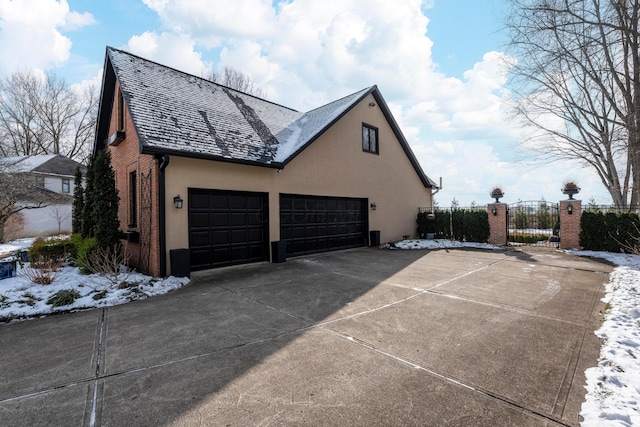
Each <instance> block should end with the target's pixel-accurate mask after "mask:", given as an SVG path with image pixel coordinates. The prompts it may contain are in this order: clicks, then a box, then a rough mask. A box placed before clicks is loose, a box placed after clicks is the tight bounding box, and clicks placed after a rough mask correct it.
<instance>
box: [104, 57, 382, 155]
mask: <svg viewBox="0 0 640 427" xmlns="http://www.w3.org/2000/svg"><path fill="white" fill-rule="evenodd" d="M107 55H108V60H109V61H110V63H111V65H112V66H113V69H114V71H115V75H116V76H117V79H118V81H119V83H120V85H121V87H122V92H123V96H124V98H125V102H126V104H127V106H128V108H129V111H130V113H131V116H132V118H133V121H134V123H135V127H136V131H137V134H138V138H139V139H140V143H141V145H142V147H143V151H145V149H146V151H174V152H175V151H177V152H182V153H184V154H189V153H190V154H199V155H202V156H207V157H215V158H221V159H227V160H232V161H233V160H237V161H244V162H252V163H254V162H255V163H258V164H264V165H269V164H272V163H284V162H286V161H287V160H288V159H289V157H290V155H291V154H293V153H294V152H295V151H296V150H297V149H298V148H300V147H302V146H304V144H305V143H306V142H307V141H308V140H309V139H310V138H313V137H314V136H316V134H317V133H318V132H320V131H322V130H323V128H324V126H325V125H326V123H327V119H328V118H331V117H334V116H337V115H340V114H341V113H343V112H344V111H345V110H346V109H347V108H349V107H350V106H351V105H352V104H353V103H354V102H355V101H357V100H359V99H360V98H361V97H362V96H363V95H364V94H365V93H367V91H368V90H369V89H365V90H362V91H360V92H357V93H355V94H353V95H350V96H348V97H345V98H343V99H342V100H339V101H336V102H333V103H331V104H328V105H326V106H324V107H322V108H320V109H317V110H314V111H312V112H309V113H307V114H304V113H301V112H298V111H295V110H292V109H290V108H287V107H283V106H281V105H277V104H274V103H272V102H269V101H265V100H263V99H260V98H257V97H254V96H251V95H248V94H245V93H242V92H238V91H235V90H233V89H229V88H227V87H225V86H221V85H218V84H216V83H213V82H210V81H208V80H205V79H202V78H199V77H196V76H192V75H189V74H186V73H183V72H180V71H177V70H174V69H172V68H169V67H166V66H163V65H160V64H157V63H155V62H151V61H148V60H145V59H142V58H140V57H137V56H135V55H131V54H129V53H126V52H123V51H121V50H117V49H112V48H108V49H107Z"/></svg>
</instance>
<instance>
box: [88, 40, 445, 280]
mask: <svg viewBox="0 0 640 427" xmlns="http://www.w3.org/2000/svg"><path fill="white" fill-rule="evenodd" d="M105 147H108V148H109V150H110V151H111V157H112V165H113V168H114V170H115V172H116V183H117V187H118V192H119V196H120V210H119V216H120V225H121V228H122V231H124V232H129V236H130V242H129V244H128V245H127V250H128V252H129V255H130V256H131V257H132V258H131V261H132V263H133V265H137V266H138V267H139V268H140V269H141V270H144V271H148V272H150V273H151V274H154V275H165V274H168V273H171V272H172V271H173V270H172V268H171V260H172V258H174V257H175V258H174V259H176V260H177V259H178V258H179V256H180V259H182V260H184V257H183V255H185V254H189V258H190V264H189V266H188V268H189V269H190V270H197V269H206V268H211V267H217V266H225V265H232V264H240V263H247V262H256V261H269V260H271V259H272V255H273V256H275V257H274V260H275V258H278V257H279V255H281V254H280V252H282V249H283V245H286V254H287V256H296V255H304V254H310V253H317V252H324V251H331V250H337V249H344V248H353V247H360V246H365V245H367V244H369V243H370V236H371V234H370V231H379V236H380V240H381V243H384V242H388V241H394V240H398V239H402V238H403V236H407V235H415V229H416V214H417V211H418V207H420V206H431V198H432V190H435V189H436V184H435V182H434V181H432V180H431V179H429V178H428V177H427V176H426V175H425V173H424V172H423V170H422V169H421V167H420V165H419V164H418V162H417V160H416V158H415V156H414V154H413V152H412V151H411V148H410V147H409V144H408V143H407V141H406V140H405V138H404V136H403V135H402V132H401V131H400V129H399V127H398V125H397V123H396V121H395V120H394V118H393V116H392V115H391V112H390V110H389V107H388V106H387V104H386V103H385V101H384V99H383V98H382V95H381V94H380V91H379V90H378V88H377V87H376V86H373V87H369V88H366V89H363V90H361V91H359V92H356V93H354V94H351V95H349V96H346V97H344V98H341V99H338V100H336V101H334V102H331V103H329V104H326V105H324V106H321V107H319V108H316V109H314V110H311V111H308V112H306V113H303V112H298V111H295V110H292V109H290V108H287V107H283V106H281V105H277V104H274V103H272V102H269V101H266V100H263V99H260V98H256V97H254V96H251V95H247V94H245V93H241V92H238V91H235V90H232V89H229V88H227V87H224V86H221V85H218V84H215V83H212V82H210V81H207V80H204V79H202V78H199V77H196V76H192V75H189V74H185V73H183V72H180V71H177V70H174V69H172V68H169V67H166V66H163V65H160V64H157V63H154V62H151V61H148V60H146V59H143V58H140V57H138V56H134V55H131V54H129V53H127V52H123V51H121V50H117V49H113V48H107V51H106V58H105V65H104V74H103V85H102V91H101V99H100V107H99V113H98V124H97V132H96V146H95V150H94V154H95V153H96V152H97V150H101V149H103V148H105ZM373 234H374V235H373V238H374V242H375V238H376V237H377V236H376V233H373ZM278 241H280V242H284V243H280V244H276V245H275V246H276V247H273V246H274V245H271V244H270V242H278ZM180 249H182V250H181V251H178V250H180ZM174 250H175V251H174ZM272 252H274V253H273V254H272ZM177 264H178V263H177V262H176V265H175V266H174V270H178V269H179V268H178V265H177Z"/></svg>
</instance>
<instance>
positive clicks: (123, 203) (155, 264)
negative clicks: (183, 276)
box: [109, 84, 160, 276]
mask: <svg viewBox="0 0 640 427" xmlns="http://www.w3.org/2000/svg"><path fill="white" fill-rule="evenodd" d="M119 91H120V87H119V85H117V84H116V92H115V93H116V95H115V97H114V102H113V109H112V114H111V123H110V125H109V135H112V134H113V133H114V132H116V131H117V130H124V131H125V139H124V140H123V141H122V142H121V143H120V144H118V145H111V146H109V151H110V152H111V164H112V166H113V169H114V172H115V175H116V188H117V190H118V196H119V197H120V206H119V209H118V219H119V220H120V230H121V231H136V232H139V233H140V232H142V233H146V234H148V237H145V236H140V241H143V240H148V241H149V243H150V248H149V261H148V265H149V268H148V271H142V272H143V273H146V274H151V275H153V276H159V275H160V256H159V254H160V230H159V214H158V212H159V206H158V201H159V200H158V194H159V189H158V172H159V170H158V167H159V164H158V161H157V160H155V159H154V158H153V156H150V155H146V154H140V148H139V142H138V136H137V135H136V132H135V129H134V127H133V122H132V120H131V117H130V116H129V113H128V112H127V111H126V108H125V113H124V126H123V129H118V127H119V126H118V125H119V123H118V121H119V120H118V108H119V105H118V103H119V99H120V98H119V96H118V93H119ZM132 172H136V177H137V183H136V188H137V191H136V193H137V194H136V195H137V200H136V205H137V218H136V221H135V225H133V226H130V224H129V222H130V212H129V210H130V201H129V200H130V184H129V180H130V174H131V173H132ZM143 174H144V175H145V176H148V175H149V174H151V185H150V193H151V194H150V197H151V210H150V212H151V217H150V218H147V219H146V221H145V222H148V223H150V230H146V231H145V230H142V229H141V227H140V225H141V223H142V221H141V219H143V218H141V215H142V214H143V212H142V210H141V208H142V201H143V195H142V194H141V181H142V180H141V177H142V175H143ZM149 233H150V234H149ZM125 247H126V251H127V255H128V256H129V257H130V258H129V263H130V265H131V266H132V267H135V268H138V269H140V267H141V259H140V256H141V245H140V243H134V242H127V243H126V245H125ZM142 264H143V265H144V264H146V262H143V263H142ZM145 270H146V269H145Z"/></svg>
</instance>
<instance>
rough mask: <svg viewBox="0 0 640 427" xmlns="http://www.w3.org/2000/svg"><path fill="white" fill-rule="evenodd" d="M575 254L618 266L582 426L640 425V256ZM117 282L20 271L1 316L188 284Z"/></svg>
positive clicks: (2, 249)
mask: <svg viewBox="0 0 640 427" xmlns="http://www.w3.org/2000/svg"><path fill="white" fill-rule="evenodd" d="M32 241H33V240H32V239H22V240H19V241H15V242H11V243H9V244H5V245H0V257H1V256H2V255H6V254H8V253H12V252H15V251H16V250H19V249H21V248H27V247H29V246H30V245H31V243H32ZM387 247H388V248H389V249H445V248H460V247H471V248H480V249H502V248H501V247H500V246H496V245H489V244H484V243H462V242H455V241H449V240H440V239H435V240H405V241H402V242H398V243H394V244H391V245H387ZM569 253H571V254H573V255H579V256H588V257H597V258H603V259H606V260H609V261H611V262H613V263H614V264H616V265H618V267H616V268H615V270H614V271H613V272H612V273H611V275H610V281H609V283H608V284H607V285H606V296H605V298H604V299H603V301H605V302H606V303H607V310H606V313H605V316H604V321H603V323H602V326H601V327H600V329H598V330H597V331H596V332H595V333H596V335H597V336H598V337H600V338H601V339H602V342H603V344H602V348H601V350H600V359H599V363H598V366H596V367H593V368H589V369H587V371H586V376H587V384H586V387H585V388H586V390H587V393H586V399H585V402H584V403H583V404H582V411H581V413H580V415H581V416H582V417H583V418H584V421H583V422H582V426H585V427H590V426H633V425H639V426H640V412H639V411H640V409H639V406H640V256H637V255H627V254H613V253H607V252H591V251H569ZM118 280H119V281H125V282H126V283H127V286H124V287H123V286H121V287H120V289H119V287H118V286H116V285H115V284H113V283H112V282H111V281H109V280H108V279H107V278H105V277H100V276H97V275H81V274H80V273H79V272H78V270H77V269H76V268H71V267H65V268H64V269H63V270H62V271H61V272H60V275H59V276H58V277H57V278H56V280H55V281H54V282H53V283H52V284H51V285H35V284H33V283H31V282H30V281H29V280H28V279H27V278H26V277H24V275H23V274H21V273H20V271H18V275H17V277H14V278H10V279H5V280H0V321H3V320H8V319H13V318H16V319H21V318H28V317H37V316H42V315H46V314H50V313H53V312H56V311H73V310H81V309H87V308H93V307H106V306H111V305H116V304H123V303H126V302H129V301H132V300H136V299H141V298H146V297H149V296H152V295H160V294H164V293H166V292H169V291H171V290H173V289H177V288H180V287H181V286H184V285H185V284H186V283H188V281H189V280H188V279H186V278H180V279H178V278H175V277H169V278H167V279H164V280H161V279H156V278H152V277H149V276H144V275H142V274H138V273H130V274H129V275H128V276H125V275H122V276H121V277H119V278H118ZM60 290H75V291H76V292H78V294H79V295H80V296H79V297H78V298H77V299H76V300H75V301H74V303H73V304H71V305H66V306H61V307H57V308H54V307H53V306H52V305H50V304H47V300H48V299H49V298H50V297H51V296H52V295H53V294H55V293H56V292H58V291H60Z"/></svg>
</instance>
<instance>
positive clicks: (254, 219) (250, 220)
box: [247, 212, 264, 227]
mask: <svg viewBox="0 0 640 427" xmlns="http://www.w3.org/2000/svg"><path fill="white" fill-rule="evenodd" d="M263 222H264V219H263V218H262V212H247V225H249V226H258V227H261V226H262V223H263Z"/></svg>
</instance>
